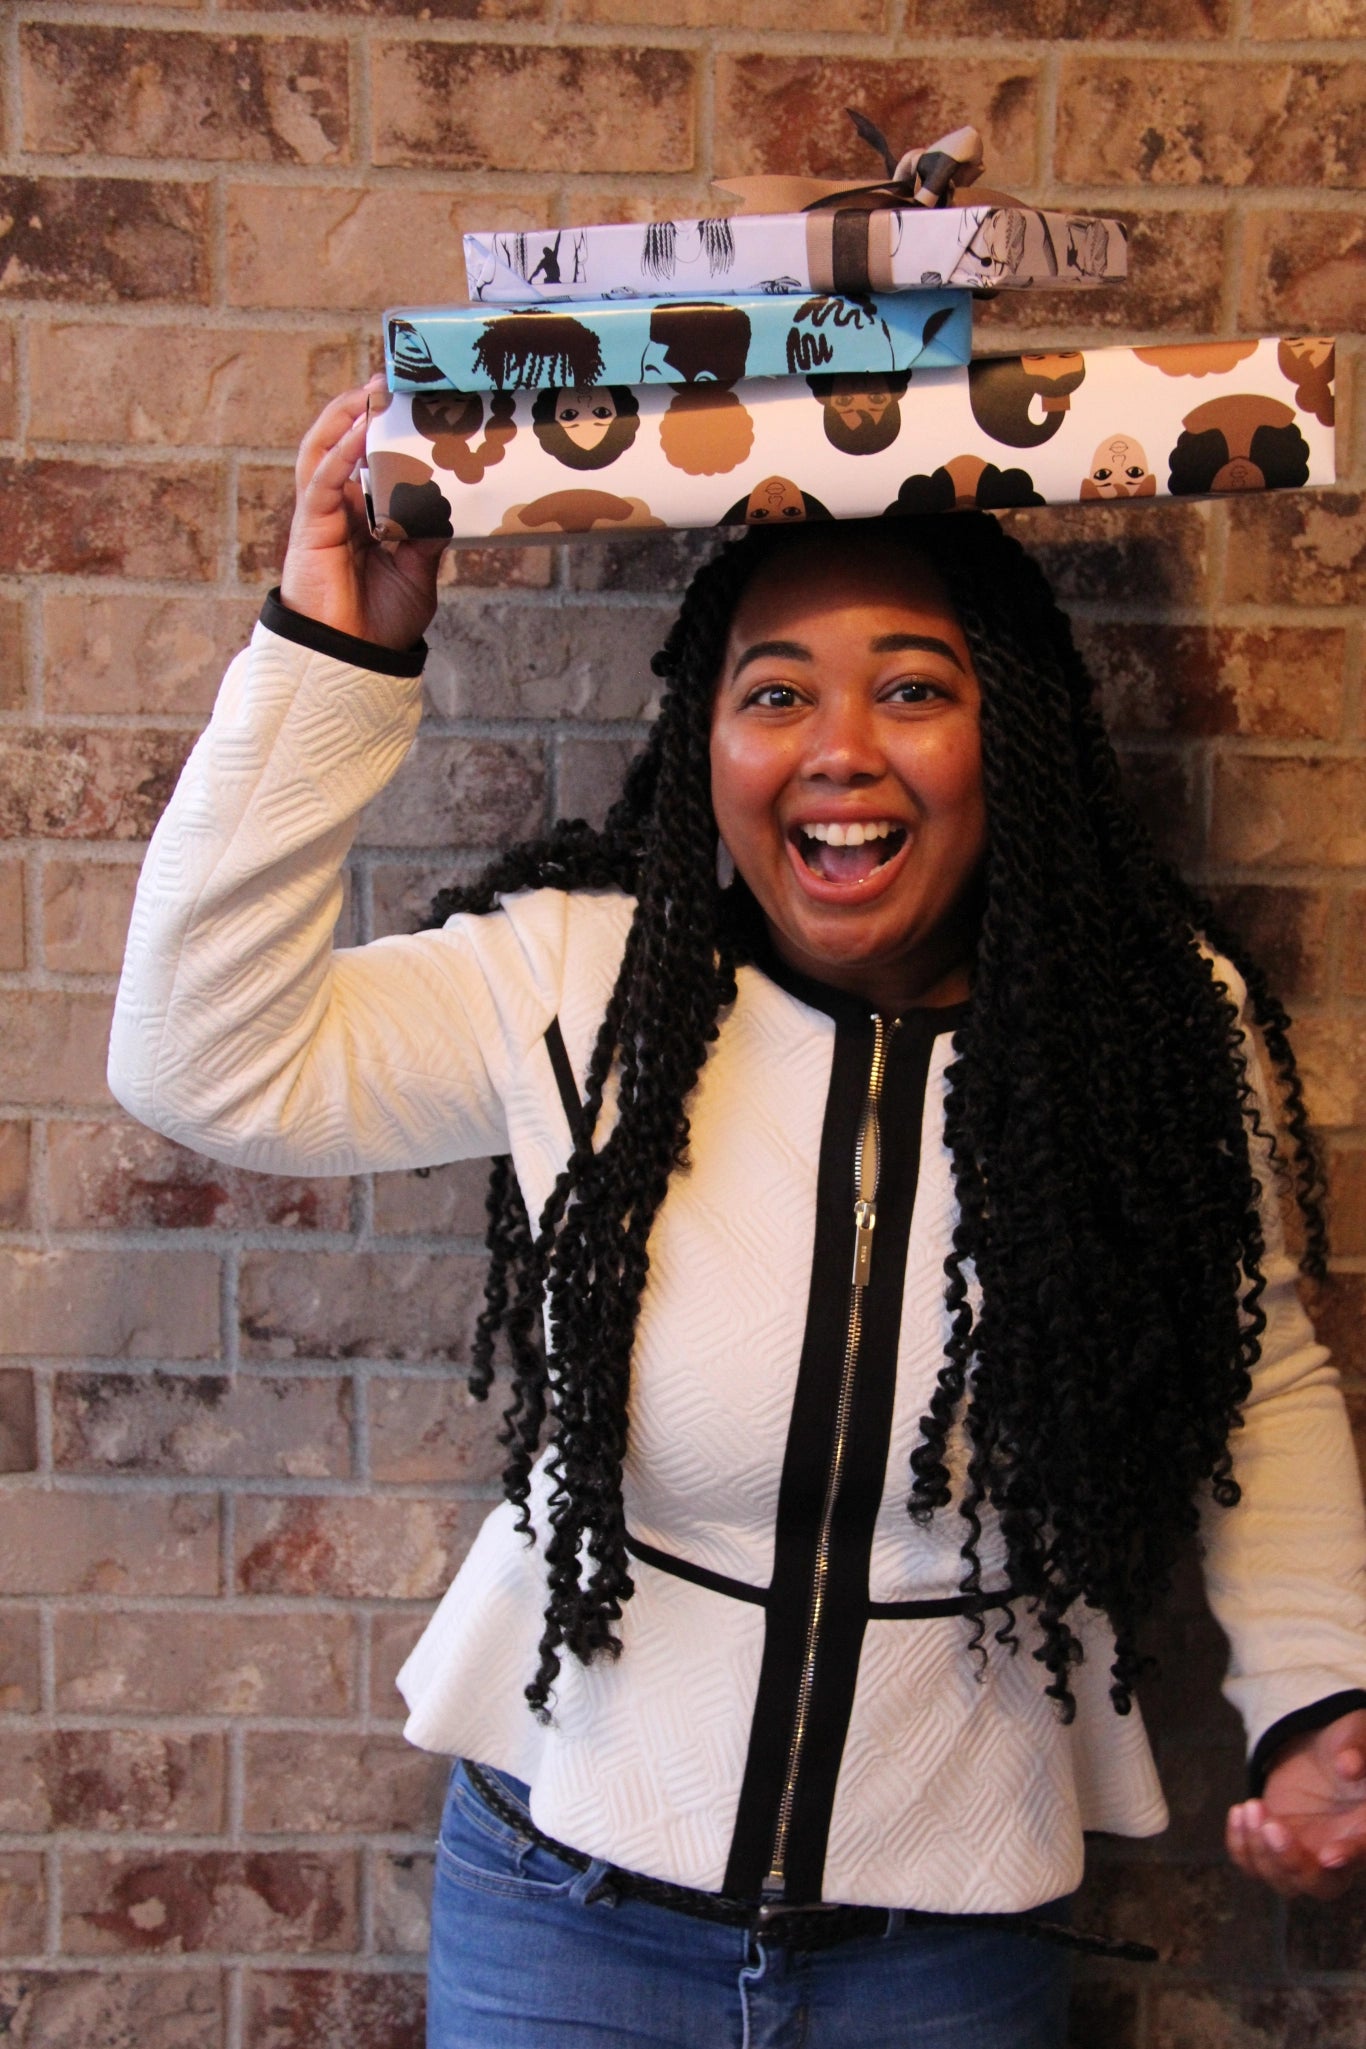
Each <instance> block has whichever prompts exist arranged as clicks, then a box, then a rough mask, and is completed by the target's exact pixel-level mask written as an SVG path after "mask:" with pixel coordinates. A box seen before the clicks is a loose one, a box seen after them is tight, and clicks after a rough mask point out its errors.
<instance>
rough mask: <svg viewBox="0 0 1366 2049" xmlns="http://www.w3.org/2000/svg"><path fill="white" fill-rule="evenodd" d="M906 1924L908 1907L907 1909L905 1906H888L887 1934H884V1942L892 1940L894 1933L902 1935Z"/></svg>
mask: <svg viewBox="0 0 1366 2049" xmlns="http://www.w3.org/2000/svg"><path fill="white" fill-rule="evenodd" d="M905 1926H906V1909H905V1908H904V1907H888V1909H887V1933H886V1934H885V1935H884V1936H883V1938H882V1939H883V1941H884V1942H890V1941H891V1939H892V1937H893V1936H894V1935H900V1933H901V1931H902V1929H903V1928H904V1927H905Z"/></svg>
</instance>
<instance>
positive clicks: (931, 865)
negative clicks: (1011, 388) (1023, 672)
mask: <svg viewBox="0 0 1366 2049" xmlns="http://www.w3.org/2000/svg"><path fill="white" fill-rule="evenodd" d="M980 710H981V691H980V688H979V686H978V682H977V677H976V674H975V672H974V670H973V665H972V656H971V654H970V653H969V651H968V645H967V642H966V640H965V639H964V637H963V631H962V628H961V627H960V626H959V624H958V620H957V618H956V617H955V615H954V613H953V611H952V609H951V607H950V605H949V601H948V598H947V595H946V594H945V592H944V590H943V588H942V586H941V585H940V583H939V581H938V579H937V577H935V575H934V574H933V572H932V571H931V570H929V569H928V568H927V567H925V566H924V565H921V564H917V563H916V562H914V561H913V560H908V558H907V557H906V555H905V554H904V552H903V551H902V550H900V549H899V548H897V547H896V545H895V543H891V542H887V543H880V542H878V541H873V542H872V543H870V542H869V541H868V540H867V539H866V538H865V537H862V536H861V537H860V538H859V540H858V541H857V543H854V542H851V541H846V540H844V539H843V538H842V537H840V536H838V535H830V534H828V533H827V532H822V533H821V534H820V535H819V536H817V537H813V538H811V539H804V540H803V541H801V542H800V543H798V544H797V545H795V546H793V547H791V548H788V549H784V551H783V553H782V555H781V556H779V557H778V558H777V559H776V560H773V561H770V562H769V563H767V564H766V565H765V567H764V568H763V569H761V570H760V571H759V572H758V574H757V575H756V576H755V577H754V579H753V581H752V582H751V583H750V584H749V586H748V588H747V589H746V590H745V592H744V595H743V596H742V598H741V600H740V603H739V606H738V607H737V610H736V614H735V618H734V621H733V623H732V626H731V633H730V639H729V642H728V645H727V648H726V653H725V658H724V661H723V664H722V670H721V675H720V679H719V682H718V685H717V692H716V701H715V705H714V708H713V713H712V731H711V789H712V803H713V806H714V808H715V811H716V822H717V825H718V827H719V829H720V833H721V837H722V839H723V840H724V841H725V843H726V845H727V847H728V848H729V849H730V852H731V854H732V856H733V858H734V861H735V865H736V868H737V869H738V870H739V872H740V874H741V875H742V876H743V877H744V879H745V881H746V882H747V883H748V885H749V887H750V889H751V891H752V892H753V894H754V896H755V897H756V899H757V900H758V903H759V905H760V907H761V909H762V910H763V913H764V916H765V918H766V920H767V923H768V928H769V932H770V935H771V937H772V940H773V943H774V946H775V947H776V948H777V951H778V952H779V954H780V955H781V956H782V957H783V958H784V959H785V960H786V961H788V962H789V963H790V964H791V965H792V966H793V967H795V968H798V969H799V970H800V971H801V972H803V973H805V974H808V975H812V976H814V977H816V978H817V979H818V980H820V981H823V982H828V983H832V984H833V985H834V986H835V987H837V988H841V989H846V990H848V991H849V992H850V993H852V994H854V995H859V996H862V997H864V998H866V999H867V1001H868V1003H869V1004H870V1006H872V1007H875V1008H879V1009H884V1010H898V1009H904V1008H906V1007H908V1006H909V1005H911V1004H913V1003H923V1002H940V1003H949V1002H954V1001H956V1000H958V999H959V998H961V997H962V996H964V995H966V993H967V987H968V969H969V965H970V962H971V955H972V947H973V941H974V936H975V931H974V928H975V902H976V883H977V878H978V875H979V872H980V868H981V863H982V856H983V851H984V849H985V845H986V810H985V803H984V799H983V795H982V757H981V724H980Z"/></svg>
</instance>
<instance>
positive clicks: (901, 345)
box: [384, 291, 972, 392]
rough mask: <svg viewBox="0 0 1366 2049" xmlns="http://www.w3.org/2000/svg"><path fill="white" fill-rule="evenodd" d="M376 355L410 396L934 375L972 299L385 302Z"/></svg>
mask: <svg viewBox="0 0 1366 2049" xmlns="http://www.w3.org/2000/svg"><path fill="white" fill-rule="evenodd" d="M384 352H385V367H386V370H387V372H388V380H389V389H390V390H391V391H418V392H421V391H443V390H444V391H514V390H524V389H525V390H539V389H544V388H545V387H546V386H548V385H554V384H558V385H579V386H585V385H595V384H650V383H660V384H700V383H707V382H713V383H722V384H735V383H737V382H738V381H739V379H740V378H742V377H787V376H790V375H792V374H793V373H794V372H799V371H808V370H815V371H826V372H828V373H830V374H831V375H836V376H837V375H843V374H848V373H851V372H868V371H884V370H915V369H923V370H942V369H946V368H950V367H952V366H953V365H954V364H957V363H966V362H967V361H968V359H969V357H970V356H971V355H972V299H971V295H970V294H969V293H967V292H958V291H952V292H949V291H945V292H898V293H889V294H888V295H887V296H886V297H884V298H881V299H875V298H864V299H841V298H831V297H828V296H826V295H824V294H822V295H819V296H816V297H811V296H809V295H808V296H807V297H805V298H795V297H780V298H775V297H769V298H760V299H755V298H747V299H730V298H727V299H714V300H711V301H710V302H697V301H686V300H678V299H648V300H641V299H633V300H627V301H625V302H622V301H621V300H616V299H601V300H589V301H583V302H577V303H576V304H575V305H574V307H573V309H572V311H571V310H568V309H566V308H564V307H560V306H554V307H552V306H510V307H508V309H507V310H506V311H505V312H490V310H489V309H488V308H486V307H482V306H474V307H470V306H396V307H394V308H392V310H391V311H389V312H388V313H386V314H385V316H384Z"/></svg>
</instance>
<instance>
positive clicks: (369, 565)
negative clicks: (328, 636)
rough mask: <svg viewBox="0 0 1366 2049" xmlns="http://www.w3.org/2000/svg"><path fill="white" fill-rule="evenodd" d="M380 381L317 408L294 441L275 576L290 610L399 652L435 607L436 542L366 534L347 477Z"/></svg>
mask: <svg viewBox="0 0 1366 2049" xmlns="http://www.w3.org/2000/svg"><path fill="white" fill-rule="evenodd" d="M383 384H384V379H383V378H382V377H373V378H371V380H370V383H369V384H365V385H361V386H360V387H359V388H358V389H357V390H355V391H344V392H343V393H342V394H341V396H340V398H334V399H333V400H332V402H331V404H330V405H327V406H324V408H323V410H322V411H321V412H320V413H319V415H318V417H317V419H316V420H315V421H314V422H313V425H312V426H311V427H310V428H309V430H308V432H307V433H306V434H305V435H304V438H303V440H302V442H301V443H300V444H299V460H298V462H297V463H296V464H295V466H294V484H295V499H294V518H293V521H292V523H291V525H290V529H289V547H288V549H287V551H286V554H285V566H284V571H283V573H282V575H281V577H280V596H281V598H282V599H283V600H284V602H285V604H287V605H288V606H289V608H290V610H291V611H292V612H302V613H303V614H304V616H305V617H306V618H308V619H316V620H318V621H319V623H320V624H321V625H323V626H332V627H335V628H336V629H337V631H338V632H340V633H351V634H354V635H355V636H356V638H357V639H358V640H372V641H375V642H376V643H377V644H378V645H379V646H380V647H391V648H399V649H402V648H409V647H411V646H412V645H413V642H414V641H416V640H420V639H421V638H422V635H423V634H424V633H425V631H426V629H427V627H428V626H429V625H430V623H431V618H432V614H433V613H434V612H435V610H436V566H437V563H438V561H439V560H440V557H441V551H442V549H443V548H444V547H445V545H446V544H445V542H444V541H431V540H427V541H400V542H399V543H398V545H397V547H394V546H392V545H390V546H383V547H382V546H381V545H380V543H379V542H378V541H377V540H375V539H374V538H373V536H372V535H371V533H370V528H369V523H368V522H367V520H366V517H365V500H364V497H363V495H362V492H361V488H360V485H359V484H358V483H357V482H356V480H355V478H354V477H353V475H352V471H353V470H354V469H355V467H356V464H357V463H358V462H359V460H360V458H361V454H362V452H363V450H364V447H365V402H366V397H367V395H368V393H369V392H371V391H372V390H379V389H382V388H383Z"/></svg>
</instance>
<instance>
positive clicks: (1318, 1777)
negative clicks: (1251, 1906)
mask: <svg viewBox="0 0 1366 2049" xmlns="http://www.w3.org/2000/svg"><path fill="white" fill-rule="evenodd" d="M1226 1839H1227V1842H1228V1853H1229V1855H1230V1857H1231V1858H1232V1859H1233V1861H1234V1863H1235V1864H1236V1865H1237V1866H1238V1869H1239V1870H1240V1871H1244V1872H1246V1873H1247V1875H1248V1877H1249V1878H1264V1879H1265V1880H1266V1882H1267V1884H1268V1885H1269V1886H1271V1887H1272V1888H1273V1889H1274V1890H1275V1891H1276V1892H1279V1893H1286V1894H1293V1893H1308V1894H1309V1896H1310V1897H1311V1898H1312V1899H1316V1900H1333V1899H1336V1898H1337V1897H1338V1895H1339V1893H1344V1892H1346V1890H1347V1888H1348V1886H1349V1885H1350V1884H1351V1883H1352V1880H1353V1878H1354V1876H1355V1874H1356V1872H1357V1871H1358V1870H1359V1869H1360V1867H1361V1866H1362V1865H1363V1864H1366V1710H1358V1711H1357V1712H1355V1713H1353V1714H1350V1715H1342V1716H1340V1717H1339V1719H1338V1720H1337V1721H1336V1722H1330V1723H1329V1724H1328V1726H1327V1728H1325V1729H1316V1730H1314V1731H1313V1733H1312V1734H1311V1735H1307V1736H1296V1737H1292V1738H1291V1740H1290V1741H1289V1742H1288V1743H1287V1744H1286V1745H1285V1747H1284V1749H1283V1750H1281V1751H1280V1753H1279V1754H1278V1756H1277V1759H1276V1762H1275V1764H1274V1765H1273V1766H1272V1768H1271V1770H1270V1772H1269V1773H1268V1774H1267V1780H1266V1787H1265V1790H1264V1791H1263V1794H1262V1797H1261V1799H1260V1800H1245V1801H1244V1802H1243V1803H1242V1805H1241V1806H1240V1807H1234V1808H1231V1809H1230V1810H1229V1817H1228V1830H1227V1838H1226Z"/></svg>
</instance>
